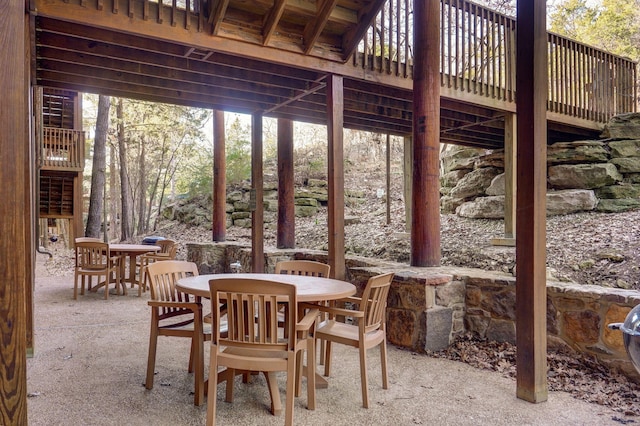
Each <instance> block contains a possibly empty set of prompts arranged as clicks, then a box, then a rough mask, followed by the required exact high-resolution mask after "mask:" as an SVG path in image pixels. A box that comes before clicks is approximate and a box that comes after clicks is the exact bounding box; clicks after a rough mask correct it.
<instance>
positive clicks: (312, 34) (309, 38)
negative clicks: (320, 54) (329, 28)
mask: <svg viewBox="0 0 640 426" xmlns="http://www.w3.org/2000/svg"><path fill="white" fill-rule="evenodd" d="M336 4H338V0H324V1H323V2H322V5H321V6H320V10H319V11H318V14H317V15H316V17H315V19H313V20H311V21H310V22H309V25H308V26H307V27H306V28H305V29H304V36H303V38H302V40H303V43H304V48H305V53H306V54H309V53H310V52H311V50H313V46H315V44H316V41H318V37H320V34H322V30H324V27H325V26H326V25H327V22H328V21H329V18H330V17H331V12H333V9H334V8H335V7H336Z"/></svg>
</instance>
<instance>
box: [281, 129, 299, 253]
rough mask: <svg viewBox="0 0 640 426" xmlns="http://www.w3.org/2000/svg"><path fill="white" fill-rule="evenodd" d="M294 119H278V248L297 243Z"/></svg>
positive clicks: (291, 246)
mask: <svg viewBox="0 0 640 426" xmlns="http://www.w3.org/2000/svg"><path fill="white" fill-rule="evenodd" d="M293 180H294V172H293V121H291V120H286V119H278V236H277V247H278V248H294V247H295V245H296V226H295V222H296V210H295V205H294V201H295V196H294V185H293Z"/></svg>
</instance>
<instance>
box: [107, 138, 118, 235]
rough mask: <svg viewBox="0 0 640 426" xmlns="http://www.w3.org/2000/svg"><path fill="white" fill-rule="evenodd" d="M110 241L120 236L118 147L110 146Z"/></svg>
mask: <svg viewBox="0 0 640 426" xmlns="http://www.w3.org/2000/svg"><path fill="white" fill-rule="evenodd" d="M109 148H110V149H109V158H110V159H111V161H110V162H109V233H108V235H109V241H111V240H112V239H114V238H116V235H117V234H118V193H117V191H116V188H117V184H116V177H117V174H116V173H117V172H116V147H115V146H114V145H113V144H110V146H109Z"/></svg>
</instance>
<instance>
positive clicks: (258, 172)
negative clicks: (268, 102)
mask: <svg viewBox="0 0 640 426" xmlns="http://www.w3.org/2000/svg"><path fill="white" fill-rule="evenodd" d="M262 174H263V170H262V112H254V113H253V114H252V115H251V196H250V200H249V208H250V210H251V270H252V271H253V272H264V203H263V198H264V197H263V192H264V185H263V175H262Z"/></svg>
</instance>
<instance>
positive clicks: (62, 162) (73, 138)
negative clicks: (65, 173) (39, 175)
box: [40, 127, 84, 171]
mask: <svg viewBox="0 0 640 426" xmlns="http://www.w3.org/2000/svg"><path fill="white" fill-rule="evenodd" d="M40 168H41V169H46V170H77V171H82V170H83V168H84V132H83V131H81V130H70V129H59V128H54V127H43V128H42V140H41V144H40Z"/></svg>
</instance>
